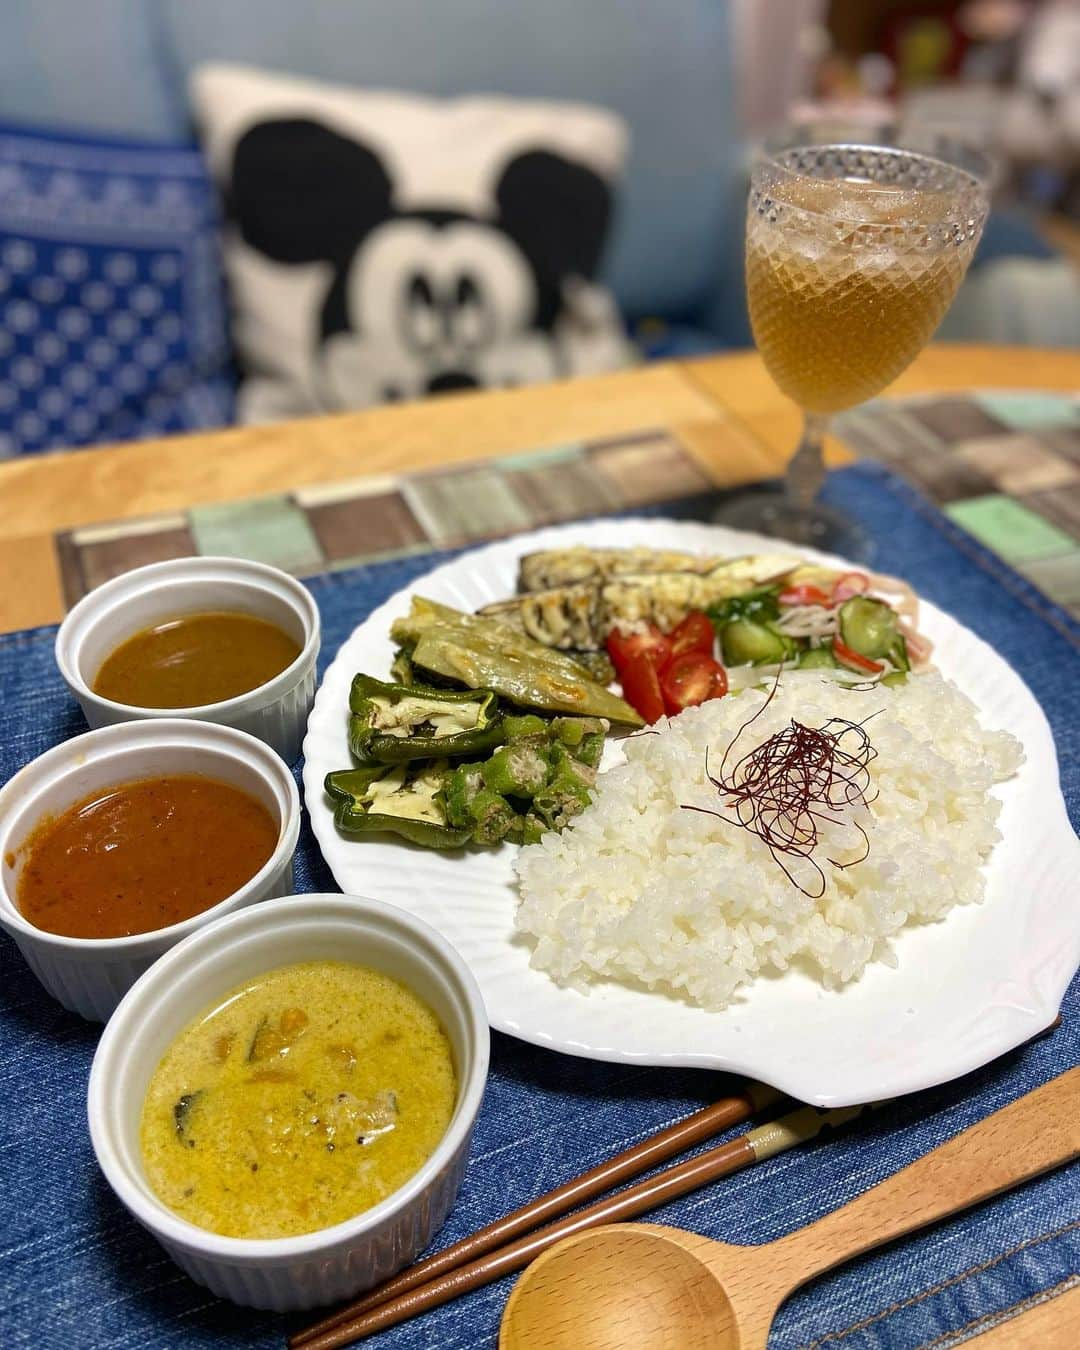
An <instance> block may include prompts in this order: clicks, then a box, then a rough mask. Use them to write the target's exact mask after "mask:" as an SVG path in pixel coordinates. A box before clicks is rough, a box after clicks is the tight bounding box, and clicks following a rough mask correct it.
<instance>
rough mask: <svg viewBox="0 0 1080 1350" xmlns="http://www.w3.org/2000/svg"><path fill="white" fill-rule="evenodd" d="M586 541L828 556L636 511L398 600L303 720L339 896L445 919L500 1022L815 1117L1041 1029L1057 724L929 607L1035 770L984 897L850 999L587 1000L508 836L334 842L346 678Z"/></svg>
mask: <svg viewBox="0 0 1080 1350" xmlns="http://www.w3.org/2000/svg"><path fill="white" fill-rule="evenodd" d="M571 543H574V544H577V543H582V544H593V545H598V546H604V545H607V546H611V545H620V546H626V545H633V544H646V545H649V546H650V547H655V548H670V549H685V550H688V551H700V552H702V553H714V554H721V555H736V554H742V553H753V552H762V551H768V552H776V551H777V549H778V548H779V549H783V550H785V551H787V549H788V548H789V547H790V551H791V552H793V553H796V554H802V555H804V556H808V557H809V556H814V557H818V558H824V555H821V554H813V553H812V550H808V549H797V548H794V547H793V546H786V545H782V544H778V543H777V541H776V540H774V539H763V538H761V537H760V536H757V535H750V534H741V533H737V532H735V531H732V530H725V529H721V528H718V527H715V526H707V525H699V524H693V523H689V524H688V523H683V522H677V521H667V520H622V521H618V522H601V523H595V524H584V525H569V526H562V527H558V528H553V529H548V530H540V531H538V532H536V533H535V534H531V535H522V536H518V537H516V538H514V539H510V540H507V541H505V542H501V543H496V544H491V545H489V546H487V547H485V548H481V549H477V550H476V551H474V552H472V553H469V554H466V555H464V556H462V557H460V558H458V559H457V560H456V561H454V562H451V563H448V564H446V565H444V566H442V567H439V568H436V569H435V570H434V571H432V572H430V573H428V574H427V576H425V577H422V578H421V579H420V580H419V581H416V582H414V583H413V584H412V585H411V586H408V587H406V588H405V589H404V590H402V591H400V592H398V594H397V595H395V596H394V597H393V598H392V599H390V600H388V601H387V602H386V604H384V605H382V606H381V607H380V608H379V609H377V610H376V611H375V612H374V613H373V614H372V615H371V616H370V618H368V619H367V620H366V621H365V622H364V623H362V624H361V625H360V626H359V627H358V628H357V629H356V630H355V632H354V633H353V634H352V636H351V637H350V638H349V639H348V640H347V641H346V642H345V643H344V644H343V646H342V648H341V650H340V651H339V652H338V655H337V657H336V659H335V660H334V663H333V664H332V665H331V667H330V669H329V670H328V671H327V673H326V676H325V678H324V679H323V682H322V685H321V687H320V689H319V691H318V694H317V696H316V699H315V706H314V708H313V709H312V712H311V717H310V719H309V721H308V734H307V739H306V741H305V742H304V753H305V756H306V764H305V768H304V791H305V795H306V798H307V804H308V808H309V810H310V812H311V821H312V826H313V828H314V831H315V836H316V838H317V839H318V841H319V844H320V846H321V848H322V851H323V854H324V856H325V858H326V861H327V863H328V864H329V866H330V869H331V871H332V872H333V874H334V877H335V879H336V880H337V882H338V885H339V886H340V887H341V889H342V890H343V891H345V892H346V893H347V894H352V895H372V896H375V897H376V898H378V899H380V900H386V901H389V902H390V903H391V904H395V905H400V906H401V907H402V908H403V909H407V910H409V911H411V912H412V913H414V914H417V915H419V916H420V917H421V918H424V919H426V920H427V921H428V922H429V923H431V924H433V925H434V926H435V927H436V928H437V929H438V930H439V931H440V932H441V933H442V934H443V935H444V936H445V937H446V938H448V939H449V941H450V942H452V943H453V944H454V946H455V947H457V949H458V951H460V952H461V954H462V956H464V958H465V960H466V961H467V962H468V963H469V965H470V966H471V967H472V970H473V972H474V974H475V975H476V978H477V980H478V981H479V983H480V987H481V989H482V990H483V994H484V1000H485V1002H486V1004H487V1010H488V1015H489V1017H490V1019H491V1024H492V1026H493V1027H496V1028H497V1029H498V1030H500V1031H505V1032H507V1033H509V1034H510V1035H512V1036H518V1037H520V1038H521V1039H522V1040H526V1041H531V1042H533V1043H534V1044H536V1045H541V1046H546V1047H547V1048H549V1049H552V1050H561V1051H563V1052H565V1053H566V1054H570V1055H581V1056H585V1057H587V1058H591V1059H602V1060H614V1061H623V1062H626V1063H633V1064H671V1065H696V1066H700V1067H704V1068H711V1069H725V1070H730V1071H732V1072H736V1073H740V1074H745V1075H749V1076H751V1077H754V1078H759V1079H762V1080H764V1081H765V1082H768V1083H772V1084H774V1085H775V1086H776V1087H778V1088H781V1089H783V1090H784V1091H786V1092H789V1093H791V1094H792V1095H793V1096H795V1097H798V1098H801V1099H802V1100H803V1101H807V1102H813V1103H816V1104H817V1105H820V1106H840V1105H847V1104H850V1103H852V1102H863V1101H870V1100H874V1099H877V1098H881V1097H890V1096H895V1095H897V1094H899V1093H904V1092H914V1091H916V1090H917V1089H920V1088H925V1087H929V1086H931V1085H933V1084H935V1083H940V1082H944V1081H946V1080H948V1079H950V1078H954V1077H956V1076H958V1075H960V1074H962V1073H965V1072H967V1071H968V1070H970V1069H974V1068H976V1067H978V1066H979V1065H981V1064H985V1063H986V1062H988V1061H989V1060H991V1059H993V1058H995V1057H996V1056H997V1055H1000V1054H1003V1053H1004V1052H1005V1051H1006V1050H1010V1049H1012V1047H1014V1046H1016V1045H1019V1044H1020V1043H1022V1042H1023V1041H1026V1040H1028V1039H1029V1038H1030V1037H1032V1036H1034V1035H1035V1034H1036V1033H1037V1032H1039V1031H1042V1030H1043V1029H1044V1028H1046V1027H1047V1026H1048V1025H1049V1024H1050V1023H1051V1022H1052V1021H1053V1020H1054V1018H1055V1017H1056V1016H1057V1012H1058V1008H1059V1004H1060V1000H1061V997H1062V995H1063V994H1064V991H1065V989H1066V987H1067V985H1068V983H1069V980H1070V979H1071V977H1072V975H1073V972H1074V971H1075V970H1076V968H1077V966H1078V965H1080V887H1078V886H1077V884H1076V878H1077V876H1078V875H1080V843H1078V841H1077V839H1076V836H1075V835H1074V834H1073V831H1072V829H1071V827H1070V825H1069V821H1068V817H1067V815H1066V813H1065V803H1064V801H1063V799H1062V796H1061V791H1060V788H1059V786H1058V771H1057V759H1056V755H1055V752H1054V743H1053V740H1052V739H1051V735H1050V728H1049V726H1048V725H1047V722H1046V718H1045V717H1044V716H1043V713H1042V710H1041V709H1040V707H1039V705H1038V704H1037V703H1036V702H1035V699H1034V697H1033V696H1032V694H1031V692H1030V691H1029V690H1028V688H1027V687H1026V685H1025V684H1024V683H1023V681H1022V680H1021V679H1020V677H1019V676H1018V675H1017V674H1016V672H1015V671H1014V670H1012V669H1011V667H1010V666H1008V665H1007V664H1006V663H1005V662H1004V661H1003V660H1002V659H1001V657H1000V656H998V655H997V653H996V652H995V651H993V650H992V649H991V648H990V647H989V646H987V645H986V643H984V642H983V641H982V640H981V639H980V638H977V637H976V636H975V635H974V633H972V632H970V631H969V630H968V629H966V628H964V627H962V626H961V625H960V624H958V623H957V622H956V621H955V620H954V619H951V618H950V617H949V616H948V615H947V614H944V613H942V611H941V610H939V609H937V608H935V607H934V606H933V605H930V604H928V603H926V602H924V603H923V607H922V620H921V627H922V628H923V629H924V630H925V632H926V633H927V635H928V636H929V637H930V638H932V639H933V641H934V643H935V660H936V662H937V663H938V665H939V667H940V669H941V670H942V671H943V673H944V674H946V675H947V676H949V677H950V678H951V679H954V680H955V681H956V683H957V684H958V685H959V686H960V687H961V688H962V689H963V690H964V691H965V692H966V693H967V694H968V695H969V696H970V697H971V698H972V699H974V701H975V703H976V704H977V705H978V708H979V714H980V718H981V720H982V721H983V723H984V725H986V726H989V727H1004V728H1007V729H1008V730H1010V731H1012V732H1013V734H1014V735H1016V736H1018V737H1019V738H1020V740H1021V741H1022V742H1023V746H1024V751H1025V754H1026V759H1025V763H1024V765H1023V768H1022V769H1021V771H1020V773H1019V774H1018V775H1017V777H1016V778H1014V779H1013V780H1012V781H1011V782H1009V783H1006V784H1003V785H1002V786H1001V787H1000V788H999V789H998V791H999V793H1000V796H1001V799H1002V802H1003V810H1002V814H1001V820H1000V827H1001V830H1002V834H1003V836H1004V838H1003V840H1002V842H1001V843H1000V844H999V845H998V846H997V848H996V849H995V851H994V854H993V856H992V858H991V861H990V864H989V871H988V886H987V896H986V899H985V901H984V902H983V903H982V904H981V905H973V906H967V907H962V908H960V909H956V910H954V911H953V912H952V913H951V914H950V915H949V916H948V918H947V919H945V920H944V921H943V922H941V923H937V924H930V925H927V926H925V927H920V928H913V929H909V930H906V931H904V932H902V933H901V934H900V935H899V936H898V938H897V939H896V942H895V950H896V954H897V957H898V959H899V968H898V969H890V968H888V967H886V966H883V965H877V966H873V967H871V968H870V969H868V970H867V971H866V973H865V974H864V975H863V977H862V978H861V979H860V980H858V981H856V982H855V983H854V984H852V985H850V986H848V987H847V988H846V989H843V990H841V991H839V992H828V991H826V990H824V989H823V988H821V986H820V985H818V984H817V983H815V982H814V981H813V980H812V979H811V978H810V977H809V976H806V975H803V974H800V973H798V972H795V971H791V972H788V973H787V974H785V975H784V976H782V977H779V978H770V979H761V980H758V981H757V983H756V984H754V985H753V986H751V987H750V989H749V991H748V992H747V993H746V994H745V996H744V997H742V998H741V999H740V1001H738V1002H736V1003H734V1004H733V1005H732V1006H731V1007H730V1008H728V1009H727V1010H726V1011H725V1012H721V1013H707V1012H703V1011H701V1010H700V1009H697V1008H691V1007H688V1006H687V1005H685V1004H683V1003H680V1002H678V1001H676V1000H675V999H672V998H668V997H666V996H664V995H660V994H652V993H645V992H637V991H633V990H630V989H624V988H621V987H619V986H617V985H614V984H606V985H600V986H597V987H595V988H594V989H593V991H592V992H591V993H590V994H589V995H587V996H586V995H584V994H580V993H577V992H575V991H573V990H568V989H561V988H559V987H558V986H557V985H555V984H554V983H552V981H551V980H549V979H548V977H547V976H546V975H543V974H541V973H539V972H538V971H535V970H533V969H532V968H531V967H530V965H529V947H528V945H527V944H526V943H525V942H523V941H522V940H521V939H520V938H515V936H514V932H513V915H514V908H515V901H516V890H515V887H514V877H513V869H512V860H513V857H514V853H515V847H514V846H513V845H511V844H504V845H501V846H500V847H499V848H497V849H490V850H476V851H475V852H469V853H466V854H462V853H457V852H454V853H448V854H443V853H438V852H434V851H426V850H424V849H418V848H413V847H412V846H410V845H407V844H404V843H402V842H391V841H390V840H389V838H387V839H386V840H382V839H372V840H364V841H355V840H353V841H350V840H347V839H344V838H342V837H341V836H339V835H338V833H337V831H336V830H335V828H334V824H333V819H332V815H331V812H330V809H329V807H328V805H327V802H326V799H325V797H324V795H323V790H322V782H323V777H324V775H325V774H326V773H327V772H328V771H330V770H331V769H338V768H344V767H346V766H348V764H349V763H350V757H349V751H348V744H347V740H346V709H347V707H348V698H349V684H350V681H351V680H352V677H353V674H354V673H355V672H356V671H358V670H364V671H368V672H369V673H371V674H374V675H385V674H386V672H387V671H388V669H389V664H390V660H391V656H392V650H393V648H392V644H391V642H390V636H389V630H390V623H391V621H392V620H393V619H394V618H396V617H397V616H398V615H400V614H404V613H405V612H406V611H407V610H408V607H409V601H410V598H411V596H412V595H413V594H415V593H419V594H422V595H426V596H430V597H431V598H432V599H435V600H441V601H444V602H446V603H447V604H451V605H455V606H457V607H459V608H461V609H467V610H473V609H476V608H477V607H478V606H480V605H483V604H487V603H488V602H490V601H492V600H501V599H504V598H505V597H507V596H508V595H511V594H512V593H513V591H514V587H515V582H516V571H517V561H518V558H519V556H520V555H521V554H522V553H527V552H532V551H534V550H536V549H540V548H551V547H557V546H560V545H561V546H567V545H569V544H571ZM827 561H830V562H834V563H835V562H837V561H838V560H837V559H827Z"/></svg>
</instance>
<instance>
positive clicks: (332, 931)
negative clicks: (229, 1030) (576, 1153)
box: [88, 895, 490, 1312]
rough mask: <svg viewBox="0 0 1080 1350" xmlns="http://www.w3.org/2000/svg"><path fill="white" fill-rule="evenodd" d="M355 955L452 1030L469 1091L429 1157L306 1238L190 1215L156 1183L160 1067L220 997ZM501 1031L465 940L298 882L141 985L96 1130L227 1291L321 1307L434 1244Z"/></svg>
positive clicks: (172, 1249) (201, 1276)
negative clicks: (220, 1231) (151, 1103)
mask: <svg viewBox="0 0 1080 1350" xmlns="http://www.w3.org/2000/svg"><path fill="white" fill-rule="evenodd" d="M320 960H333V961H355V962H357V963H358V964H360V965H365V966H369V967H371V968H372V969H375V970H379V971H383V972H384V973H386V974H388V975H392V976H394V977H395V978H396V979H399V980H401V981H403V982H404V983H405V984H407V985H408V986H409V988H411V989H413V990H414V991H415V992H416V993H417V994H418V995H419V996H420V997H421V998H422V999H423V1000H424V1002H425V1003H427V1005H428V1006H429V1007H430V1008H431V1009H432V1010H433V1012H434V1013H435V1014H436V1016H437V1017H438V1018H439V1021H440V1022H441V1023H442V1026H443V1028H444V1030H445V1031H446V1034H447V1036H448V1038H449V1040H450V1045H451V1049H452V1051H453V1056H454V1067H455V1070H456V1072H457V1080H458V1093H457V1103H456V1105H455V1108H454V1114H453V1117H452V1118H451V1121H450V1126H449V1128H448V1129H447V1131H446V1134H445V1135H444V1136H443V1138H442V1140H441V1141H440V1143H439V1145H438V1147H437V1148H436V1149H435V1152H434V1153H433V1154H432V1155H431V1157H430V1158H429V1159H428V1160H427V1162H426V1163H424V1165H423V1167H421V1168H420V1170H419V1171H418V1172H417V1173H416V1174H415V1175H414V1176H412V1177H410V1178H409V1180H408V1181H407V1182H405V1184H404V1185H403V1186H401V1187H400V1188H399V1189H398V1190H396V1191H395V1192H394V1193H393V1194H392V1195H391V1196H389V1197H388V1198H387V1199H386V1200H384V1201H382V1202H381V1203H380V1204H378V1205H376V1206H374V1208H372V1209H369V1210H367V1211H366V1212H364V1213H363V1214H359V1215H357V1217H356V1218H354V1219H347V1220H346V1221H345V1222H344V1223H339V1224H335V1225H334V1227H332V1228H325V1229H322V1230H321V1231H319V1232H315V1233H306V1234H304V1235H303V1236H302V1237H294V1238H257V1239H244V1238H234V1237H220V1236H218V1235H217V1234H215V1233H210V1232H207V1231H206V1230H205V1229H203V1228H198V1227H196V1226H195V1225H194V1224H191V1223H188V1222H187V1221H186V1220H185V1219H182V1218H180V1217H179V1216H178V1215H177V1214H175V1213H174V1212H173V1211H172V1210H171V1209H169V1208H167V1207H166V1206H165V1205H164V1204H163V1203H162V1202H161V1201H160V1200H159V1199H158V1198H157V1196H156V1195H155V1194H154V1192H153V1191H152V1190H151V1188H150V1186H149V1184H148V1183H147V1180H146V1176H145V1174H144V1171H143V1166H142V1154H141V1150H140V1147H139V1126H140V1120H141V1116H142V1107H143V1101H144V1098H145V1096H146V1089H147V1085H148V1084H149V1081H150V1078H151V1075H152V1074H153V1072H154V1070H155V1068H156V1067H157V1065H158V1063H159V1062H160V1060H161V1057H162V1055H163V1054H164V1053H165V1051H166V1050H167V1049H168V1047H169V1045H170V1044H171V1043H172V1041H173V1040H174V1039H175V1037H176V1036H177V1035H178V1034H179V1033H180V1032H181V1031H182V1030H183V1029H184V1027H185V1026H187V1024H188V1023H189V1022H190V1021H191V1020H192V1018H194V1017H196V1016H197V1015H198V1014H199V1013H200V1012H201V1011H202V1010H203V1009H204V1008H205V1007H207V1005H208V1004H212V1003H213V1002H214V1000H215V999H217V998H220V997H221V996H222V995H223V994H226V993H227V992H228V991H229V990H231V989H233V988H235V987H236V986H237V985H238V984H242V983H244V982H245V981H247V980H250V979H252V978H253V977H254V976H257V975H260V974H262V973H264V972H265V971H268V970H273V969H275V968H277V967H278V966H282V965H288V964H291V963H293V962H296V961H320ZM489 1053H490V1037H489V1032H488V1023H487V1015H486V1013H485V1011H484V1004H483V999H482V998H481V995H480V990H479V987H478V986H477V983H476V980H475V979H474V978H473V975H472V973H471V971H470V970H469V968H468V966H466V964H465V962H464V961H463V960H462V959H461V957H460V956H459V955H458V953H457V952H456V951H455V950H454V948H453V947H451V946H450V944H449V943H448V942H447V941H446V940H445V938H443V937H441V936H440V935H439V934H438V933H437V932H436V931H435V930H434V929H433V928H431V927H430V926H429V925H428V924H426V923H424V922H423V921H422V920H420V919H417V918H414V917H413V916H412V915H411V914H408V913H406V912H405V911H404V910H401V909H396V908H394V907H393V906H392V905H385V904H382V903H381V902H380V901H376V900H366V899H361V898H359V897H356V896H346V895H300V896H290V897H288V898H287V899H284V900H273V901H270V902H269V903H268V904H265V905H258V906H256V907H255V908H254V909H249V910H245V911H244V912H243V913H241V914H231V915H229V916H228V917H227V918H224V919H219V920H217V922H215V923H213V924H211V925H210V926H209V927H207V928H203V929H201V930H200V931H199V932H197V933H194V934H193V935H192V936H191V937H189V938H188V939H187V940H186V941H184V942H182V943H180V945H179V946H177V947H174V948H173V949H172V951H170V952H168V953H167V954H166V955H165V956H163V957H162V958H161V960H160V961H158V962H157V964H156V965H154V966H153V967H152V968H151V969H150V970H149V971H147V973H146V974H145V975H144V976H143V977H142V979H141V980H139V981H138V983H137V984H136V985H135V986H134V987H133V988H132V989H131V990H130V992H129V993H128V994H127V996H126V997H125V998H124V1000H123V1002H122V1003H121V1004H120V1006H119V1007H118V1008H117V1010H116V1012H115V1013H114V1014H113V1017H112V1020H111V1021H110V1022H109V1025H108V1026H107V1027H106V1028H105V1032H104V1034H103V1035H102V1038H101V1042H100V1044H99V1045H98V1049H97V1054H96V1055H95V1056H94V1064H93V1068H92V1069H91V1072H90V1089H89V1094H88V1113H89V1119H90V1138H91V1140H92V1142H93V1145H94V1151H95V1153H96V1154H97V1160H98V1163H99V1164H100V1166H101V1170H102V1171H103V1172H104V1173H105V1178H106V1180H107V1181H108V1183H109V1185H110V1186H111V1187H112V1188H113V1190H114V1191H115V1192H116V1194H117V1196H118V1197H119V1198H120V1200H121V1201H122V1202H123V1204H124V1205H126V1206H127V1208H128V1209H129V1210H130V1211H131V1213H132V1214H133V1215H134V1216H135V1218H136V1219H138V1221H139V1222H140V1223H141V1224H142V1225H143V1226H144V1227H145V1228H147V1229H149V1231H150V1232H151V1233H153V1235H154V1236H155V1237H156V1238H157V1239H158V1241H159V1242H161V1244H162V1245H163V1246H164V1248H165V1250H166V1251H167V1252H168V1253H169V1255H170V1256H171V1257H172V1258H173V1260H174V1261H175V1262H176V1263H177V1265H178V1266H180V1268H181V1269H182V1270H184V1271H186V1272H187V1274H188V1275H190V1276H191V1278H192V1279H193V1280H197V1281H198V1282H199V1283H200V1284H204V1285H206V1286H207V1288H208V1289H211V1290H213V1292H214V1293H215V1294H220V1295H221V1296H222V1297H224V1298H228V1299H232V1301H233V1302H234V1303H242V1304H246V1305H250V1306H252V1307H256V1308H273V1309H276V1310H277V1311H279V1312H283V1311H286V1310H289V1309H299V1308H312V1307H317V1306H319V1305H320V1304H324V1303H332V1302H335V1301H336V1300H338V1299H344V1298H350V1297H352V1296H353V1295H354V1294H358V1293H360V1292H362V1291H363V1290H365V1289H369V1288H370V1287H371V1286H372V1285H374V1284H377V1283H379V1282H380V1281H381V1280H384V1279H387V1278H388V1277H389V1276H391V1275H393V1274H394V1273H395V1271H398V1270H400V1269H401V1267H402V1266H404V1265H406V1264H407V1263H408V1262H409V1261H411V1260H412V1259H413V1257H415V1256H416V1255H417V1253H418V1252H420V1251H422V1250H423V1248H424V1247H425V1246H427V1244H428V1242H429V1241H430V1240H431V1238H432V1236H433V1235H434V1234H435V1232H436V1231H437V1230H438V1229H439V1227H440V1226H441V1225H442V1223H443V1221H444V1220H445V1218H446V1216H447V1214H448V1213H449V1211H450V1207H451V1205H452V1204H453V1203H454V1199H455V1197H456V1196H457V1193H458V1188H459V1187H460V1185H461V1179H462V1176H463V1175H464V1172H465V1164H466V1162H467V1159H468V1153H469V1142H470V1139H471V1137H472V1130H473V1124H474V1122H475V1120H476V1115H477V1112H478V1111H479V1109H480V1101H481V1098H482V1097H483V1094H484V1084H485V1082H486V1081H487V1072H488V1058H489Z"/></svg>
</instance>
